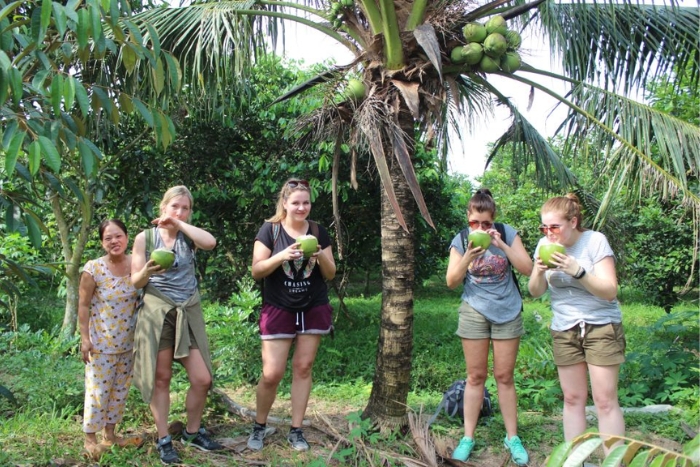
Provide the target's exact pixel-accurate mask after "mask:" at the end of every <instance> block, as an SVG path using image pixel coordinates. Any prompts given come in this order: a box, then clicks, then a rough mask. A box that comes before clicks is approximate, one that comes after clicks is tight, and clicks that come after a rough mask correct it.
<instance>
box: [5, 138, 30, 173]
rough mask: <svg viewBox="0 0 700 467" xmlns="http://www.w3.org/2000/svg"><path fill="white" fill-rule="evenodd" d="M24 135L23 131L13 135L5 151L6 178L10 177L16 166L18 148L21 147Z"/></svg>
mask: <svg viewBox="0 0 700 467" xmlns="http://www.w3.org/2000/svg"><path fill="white" fill-rule="evenodd" d="M25 135H26V133H25V132H24V131H20V132H19V133H17V134H15V135H14V137H13V138H12V141H10V145H9V147H8V148H7V150H6V151H5V171H6V172H7V176H8V177H11V176H12V173H13V172H14V171H15V164H17V157H18V156H19V148H20V147H21V146H22V141H24V136H25Z"/></svg>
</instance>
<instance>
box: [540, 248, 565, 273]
mask: <svg viewBox="0 0 700 467" xmlns="http://www.w3.org/2000/svg"><path fill="white" fill-rule="evenodd" d="M554 253H559V254H562V255H564V256H566V248H564V245H560V244H558V243H545V244H544V245H540V249H539V256H540V259H541V260H542V262H543V263H544V265H545V266H547V267H548V268H554V267H556V265H555V264H554V263H553V262H552V255H553V254H554Z"/></svg>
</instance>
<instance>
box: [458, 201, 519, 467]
mask: <svg viewBox="0 0 700 467" xmlns="http://www.w3.org/2000/svg"><path fill="white" fill-rule="evenodd" d="M495 217H496V203H495V202H494V200H493V197H492V196H491V192H490V191H489V190H487V189H485V188H482V189H480V190H478V191H477V192H476V193H475V194H474V196H472V197H471V199H470V200H469V205H468V207H467V219H468V221H469V231H468V232H467V233H465V235H464V240H465V241H464V243H466V245H465V244H463V243H462V240H461V237H462V235H461V234H457V236H455V238H454V239H453V240H452V243H451V244H450V262H449V264H448V266H447V275H446V280H447V286H448V287H449V288H451V289H454V288H456V287H459V286H460V285H461V286H462V288H463V292H462V305H461V306H460V308H459V324H458V328H457V335H458V336H459V337H460V338H461V339H462V350H463V351H464V359H465V361H466V366H467V381H466V385H465V389H464V437H463V438H462V439H461V440H460V442H459V446H457V449H455V451H454V452H453V453H452V458H453V459H456V460H460V461H462V462H464V461H466V460H467V459H469V456H470V454H471V451H472V449H473V448H474V444H475V442H474V431H475V430H476V424H477V422H478V421H479V412H480V410H481V404H482V402H483V399H484V382H485V381H486V377H487V376H488V360H489V347H491V346H493V375H494V378H495V380H496V384H497V386H498V402H499V407H500V409H501V414H502V415H503V422H504V424H505V429H506V437H505V439H504V444H505V445H506V447H507V448H508V449H509V451H510V454H511V458H512V460H513V462H515V463H516V464H518V465H525V464H527V463H528V461H529V458H528V454H527V451H525V448H524V447H523V445H522V442H521V440H520V438H519V437H518V407H517V396H516V393H515V382H514V377H513V372H514V369H515V359H516V357H517V355H518V347H519V346H520V336H522V335H523V333H524V332H525V330H524V328H523V321H522V316H521V313H520V310H521V308H522V299H521V297H520V294H519V292H518V288H517V285H516V283H515V279H514V277H513V274H512V268H515V269H517V270H518V272H520V274H524V275H527V276H529V275H530V272H531V271H532V261H531V260H530V257H529V255H528V253H527V251H526V250H525V247H523V243H522V241H521V240H520V237H519V236H518V233H517V231H516V230H515V229H514V228H512V227H511V226H509V225H505V224H503V225H502V226H501V225H499V226H498V227H499V228H500V230H501V231H502V232H503V233H505V237H501V233H499V228H497V226H496V225H495V224H494V219H495ZM474 231H481V232H482V237H483V233H484V232H485V233H487V234H488V237H490V245H488V246H487V247H486V249H484V248H482V247H480V246H475V241H473V240H469V237H468V234H469V233H472V232H474ZM477 241H478V240H477Z"/></svg>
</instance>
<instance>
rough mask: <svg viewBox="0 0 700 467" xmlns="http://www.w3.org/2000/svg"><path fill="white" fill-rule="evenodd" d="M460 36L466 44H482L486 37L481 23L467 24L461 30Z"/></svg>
mask: <svg viewBox="0 0 700 467" xmlns="http://www.w3.org/2000/svg"><path fill="white" fill-rule="evenodd" d="M462 34H463V35H464V40H466V41H467V42H484V39H486V36H488V33H487V32H486V26H484V25H483V24H481V23H467V24H466V25H465V26H464V27H463V28H462Z"/></svg>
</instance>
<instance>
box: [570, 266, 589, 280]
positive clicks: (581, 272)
mask: <svg viewBox="0 0 700 467" xmlns="http://www.w3.org/2000/svg"><path fill="white" fill-rule="evenodd" d="M585 275H586V270H585V269H583V267H580V269H579V270H578V272H577V273H576V275H574V276H571V277H573V278H574V279H580V278H582V277H583V276H585Z"/></svg>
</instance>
